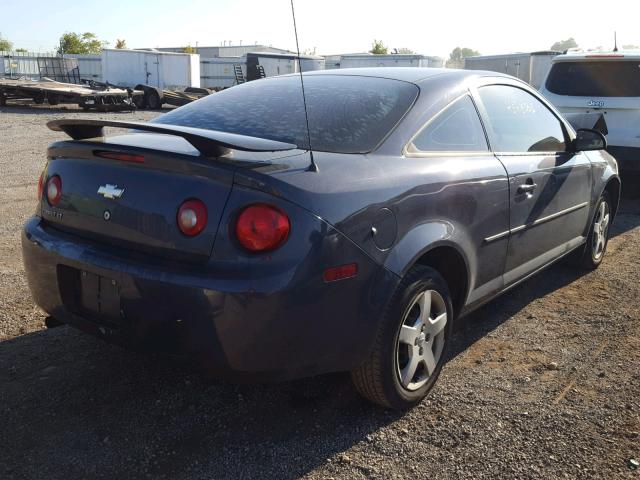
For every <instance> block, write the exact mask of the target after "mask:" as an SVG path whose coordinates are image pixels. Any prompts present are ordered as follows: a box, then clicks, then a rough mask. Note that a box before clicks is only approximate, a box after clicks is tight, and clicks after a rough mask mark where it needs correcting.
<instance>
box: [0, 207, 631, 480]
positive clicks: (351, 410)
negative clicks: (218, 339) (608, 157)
mask: <svg viewBox="0 0 640 480" xmlns="http://www.w3.org/2000/svg"><path fill="white" fill-rule="evenodd" d="M638 213H640V212H638ZM627 216H628V217H630V218H632V217H634V215H633V214H632V213H631V212H629V214H627ZM630 221H631V220H630ZM635 222H636V223H635V224H636V225H637V222H638V218H637V217H636V218H635ZM624 228H626V227H619V226H618V225H617V224H615V223H614V225H613V233H614V234H616V233H620V232H621V231H624ZM579 276H580V273H579V272H577V271H576V270H574V269H571V268H568V267H566V266H564V265H563V264H557V265H555V266H553V267H551V268H550V269H548V270H546V271H545V272H542V273H540V274H539V275H537V276H535V277H534V278H532V279H530V280H529V281H527V282H526V283H524V284H523V285H521V286H519V287H517V288H515V289H513V290H512V291H510V292H508V293H506V294H505V295H504V296H502V297H501V298H499V299H497V300H495V301H493V302H491V303H490V304H488V305H487V306H485V307H483V308H481V309H480V310H478V311H477V312H475V313H474V314H472V315H470V316H468V317H467V318H465V319H464V320H462V321H461V324H460V326H459V328H458V330H457V333H456V335H455V337H454V339H453V345H452V346H453V348H452V349H451V352H450V354H449V358H448V359H449V360H450V359H452V358H455V356H457V355H458V354H459V353H461V352H463V351H464V350H466V349H467V348H469V346H471V345H472V344H473V343H475V342H476V341H478V340H479V339H481V338H482V337H484V336H485V335H487V334H488V333H489V332H491V331H493V330H494V329H495V328H497V327H498V326H499V325H500V324H502V323H504V322H505V321H507V320H509V319H510V318H511V317H512V316H513V315H515V314H516V313H517V312H520V311H522V310H525V309H526V308H527V305H528V304H529V303H530V302H531V301H532V300H534V299H536V298H539V297H541V296H544V295H546V294H548V293H550V292H552V291H554V290H556V289H558V288H561V287H564V286H566V285H567V284H569V283H570V282H572V281H574V280H576V279H577V278H578V277H579ZM401 416H402V414H399V413H394V412H387V411H383V410H381V409H378V408H376V407H373V406H371V405H369V404H368V403H366V402H365V401H363V400H361V399H360V398H359V397H358V396H357V394H356V393H355V391H354V389H353V388H352V386H351V384H350V382H349V378H348V375H346V374H334V375H323V376H320V377H316V378H312V379H306V380H300V381H296V382H290V383H281V384H269V385H231V384H227V383H223V382H217V381H209V380H206V379H204V378H202V377H201V376H199V375H197V374H194V373H193V372H192V371H190V370H187V369H185V368H183V367H181V366H178V365H176V364H175V363H173V362H172V361H170V360H168V359H165V358H158V357H153V356H145V355H139V354H135V353H131V352H127V351H123V350H121V349H119V348H117V347H114V346H110V345H107V344H104V343H102V342H101V341H99V340H97V339H94V338H93V337H90V336H87V335H84V334H82V333H79V332H77V331H75V330H73V329H72V328H70V327H59V328H55V329H53V330H48V331H43V332H38V333H33V334H29V335H24V336H22V337H19V338H15V339H12V340H8V341H5V342H2V343H0V424H1V425H2V435H0V478H64V479H65V480H69V479H74V478H141V477H149V478H251V479H257V478H283V479H293V478H298V477H300V476H302V475H304V474H306V473H308V472H310V471H312V470H313V469H315V468H317V467H319V466H321V465H325V464H326V463H327V462H328V461H329V460H328V459H329V458H332V457H335V456H336V454H338V453H340V452H343V451H345V450H347V449H349V448H350V447H352V446H353V445H354V444H356V443H359V442H363V441H366V439H367V436H368V435H369V434H372V433H374V432H376V431H378V430H380V429H381V428H382V427H384V426H386V425H388V424H390V423H392V422H394V421H396V420H397V419H399V418H400V417H401ZM390 435H391V434H390ZM390 438H391V439H390V441H395V440H394V438H395V437H390ZM398 441H399V440H398ZM371 448H385V447H384V445H378V444H375V443H374V444H371ZM332 461H338V460H332ZM362 475H363V476H365V477H366V476H370V473H369V472H368V471H367V470H366V468H365V467H362Z"/></svg>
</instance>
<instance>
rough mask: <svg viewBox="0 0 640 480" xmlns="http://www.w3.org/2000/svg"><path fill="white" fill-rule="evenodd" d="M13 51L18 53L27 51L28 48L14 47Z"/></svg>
mask: <svg viewBox="0 0 640 480" xmlns="http://www.w3.org/2000/svg"><path fill="white" fill-rule="evenodd" d="M14 52H18V53H27V52H28V50H27V49H26V48H16V49H15V50H14Z"/></svg>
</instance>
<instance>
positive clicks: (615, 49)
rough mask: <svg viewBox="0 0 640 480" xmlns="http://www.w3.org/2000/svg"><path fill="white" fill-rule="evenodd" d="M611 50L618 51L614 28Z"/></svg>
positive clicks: (616, 35) (616, 34)
mask: <svg viewBox="0 0 640 480" xmlns="http://www.w3.org/2000/svg"><path fill="white" fill-rule="evenodd" d="M613 51H614V52H617V51H618V33H617V32H616V31H615V30H614V31H613Z"/></svg>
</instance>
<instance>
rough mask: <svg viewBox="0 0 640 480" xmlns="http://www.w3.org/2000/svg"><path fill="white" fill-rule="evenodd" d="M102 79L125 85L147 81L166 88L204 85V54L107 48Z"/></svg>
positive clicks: (134, 84)
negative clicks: (201, 77) (202, 60)
mask: <svg viewBox="0 0 640 480" xmlns="http://www.w3.org/2000/svg"><path fill="white" fill-rule="evenodd" d="M102 81H103V82H107V83H111V84H113V85H121V86H124V87H135V86H136V85H138V84H146V85H151V86H153V87H158V88H160V89H163V90H171V89H181V88H185V87H200V55H197V54H190V53H169V52H158V51H145V50H124V49H105V50H103V51H102Z"/></svg>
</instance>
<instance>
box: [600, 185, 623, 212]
mask: <svg viewBox="0 0 640 480" xmlns="http://www.w3.org/2000/svg"><path fill="white" fill-rule="evenodd" d="M621 190H622V182H621V181H620V178H619V177H618V176H612V177H611V178H609V180H608V181H607V183H606V185H605V186H604V188H603V190H602V192H603V193H604V192H607V193H608V194H609V197H610V198H611V210H612V217H613V218H615V216H616V213H618V206H619V204H620V194H621Z"/></svg>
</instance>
